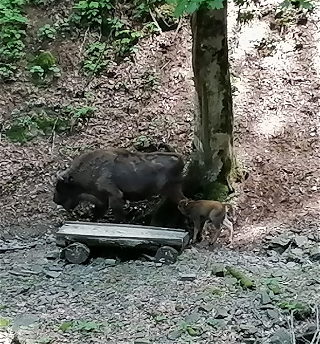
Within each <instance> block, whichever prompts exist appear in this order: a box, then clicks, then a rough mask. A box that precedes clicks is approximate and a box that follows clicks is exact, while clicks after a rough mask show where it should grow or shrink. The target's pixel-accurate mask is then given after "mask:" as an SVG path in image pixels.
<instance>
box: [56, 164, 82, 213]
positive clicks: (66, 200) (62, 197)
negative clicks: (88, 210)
mask: <svg viewBox="0 0 320 344" xmlns="http://www.w3.org/2000/svg"><path fill="white" fill-rule="evenodd" d="M80 194H81V191H80V190H79V187H77V185H76V184H75V183H74V180H73V177H72V175H71V174H69V172H68V170H67V171H65V172H63V173H60V174H58V175H57V183H56V187H55V190H54V195H53V201H54V202H55V203H56V204H59V205H61V206H63V208H64V209H65V210H67V211H70V210H72V209H74V208H75V207H76V206H77V205H78V204H79V201H80Z"/></svg>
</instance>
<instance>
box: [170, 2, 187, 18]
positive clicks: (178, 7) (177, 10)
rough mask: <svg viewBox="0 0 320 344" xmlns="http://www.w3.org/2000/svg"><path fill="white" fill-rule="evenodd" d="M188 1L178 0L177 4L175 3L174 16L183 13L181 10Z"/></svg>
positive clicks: (183, 9)
mask: <svg viewBox="0 0 320 344" xmlns="http://www.w3.org/2000/svg"><path fill="white" fill-rule="evenodd" d="M188 2H189V1H188V0H182V1H180V2H179V3H178V5H177V7H176V9H175V11H174V15H175V16H176V17H180V16H181V15H182V14H183V12H184V11H185V8H186V6H187V5H188Z"/></svg>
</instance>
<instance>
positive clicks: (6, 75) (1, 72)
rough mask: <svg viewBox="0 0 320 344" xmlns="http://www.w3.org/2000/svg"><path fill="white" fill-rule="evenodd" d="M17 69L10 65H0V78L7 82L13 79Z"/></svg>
mask: <svg viewBox="0 0 320 344" xmlns="http://www.w3.org/2000/svg"><path fill="white" fill-rule="evenodd" d="M16 70H17V67H16V66H15V65H13V64H12V63H0V77H1V78H2V79H3V80H9V79H12V78H13V77H14V74H15V72H16Z"/></svg>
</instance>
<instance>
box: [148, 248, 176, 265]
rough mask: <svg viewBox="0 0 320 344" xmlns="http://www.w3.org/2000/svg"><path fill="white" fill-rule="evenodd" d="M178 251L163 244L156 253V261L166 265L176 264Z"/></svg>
mask: <svg viewBox="0 0 320 344" xmlns="http://www.w3.org/2000/svg"><path fill="white" fill-rule="evenodd" d="M178 255H179V253H178V251H177V250H176V249H174V248H173V247H170V246H162V247H160V248H159V249H158V251H157V253H156V255H155V257H154V258H155V261H156V262H158V263H163V264H166V265H169V264H174V263H175V262H176V261H177V258H178Z"/></svg>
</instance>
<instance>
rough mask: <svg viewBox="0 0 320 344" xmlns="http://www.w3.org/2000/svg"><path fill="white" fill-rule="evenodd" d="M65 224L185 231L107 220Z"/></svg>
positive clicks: (68, 222)
mask: <svg viewBox="0 0 320 344" xmlns="http://www.w3.org/2000/svg"><path fill="white" fill-rule="evenodd" d="M65 225H89V226H92V225H94V226H95V227H104V228H109V227H111V226H114V227H123V228H148V229H153V230H166V231H171V232H182V233H186V231H185V230H184V229H181V228H167V227H155V226H142V225H133V224H122V223H107V222H103V223H101V222H86V221H66V222H65V224H64V225H63V226H62V227H64V226H65ZM62 227H61V228H62Z"/></svg>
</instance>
